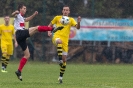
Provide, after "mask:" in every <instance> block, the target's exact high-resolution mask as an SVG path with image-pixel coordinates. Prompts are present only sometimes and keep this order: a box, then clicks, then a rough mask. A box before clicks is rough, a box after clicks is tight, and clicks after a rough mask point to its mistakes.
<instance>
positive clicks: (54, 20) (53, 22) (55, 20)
mask: <svg viewBox="0 0 133 88" xmlns="http://www.w3.org/2000/svg"><path fill="white" fill-rule="evenodd" d="M51 23H52V24H56V23H57V16H55V17H54V19H53V20H52V21H51Z"/></svg>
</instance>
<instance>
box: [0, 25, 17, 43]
mask: <svg viewBox="0 0 133 88" xmlns="http://www.w3.org/2000/svg"><path fill="white" fill-rule="evenodd" d="M14 34H15V29H14V26H13V25H11V24H10V25H8V26H5V24H2V25H0V35H1V43H2V42H4V43H12V39H13V35H14Z"/></svg>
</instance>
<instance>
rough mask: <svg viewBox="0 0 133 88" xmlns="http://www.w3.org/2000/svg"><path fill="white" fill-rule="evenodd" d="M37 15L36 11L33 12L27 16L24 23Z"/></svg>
mask: <svg viewBox="0 0 133 88" xmlns="http://www.w3.org/2000/svg"><path fill="white" fill-rule="evenodd" d="M37 14H38V11H35V12H34V13H33V14H32V15H31V16H29V17H27V18H26V19H25V22H28V21H30V20H32V19H33V18H34V17H35V16H36V15H37Z"/></svg>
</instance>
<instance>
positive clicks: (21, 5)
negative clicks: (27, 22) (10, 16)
mask: <svg viewBox="0 0 133 88" xmlns="http://www.w3.org/2000/svg"><path fill="white" fill-rule="evenodd" d="M23 6H25V5H24V3H20V4H19V5H18V11H20V9H21V8H22V7H23Z"/></svg>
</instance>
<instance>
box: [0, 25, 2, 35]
mask: <svg viewBox="0 0 133 88" xmlns="http://www.w3.org/2000/svg"><path fill="white" fill-rule="evenodd" d="M1 27H2V25H0V35H1V30H2V29H1Z"/></svg>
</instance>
